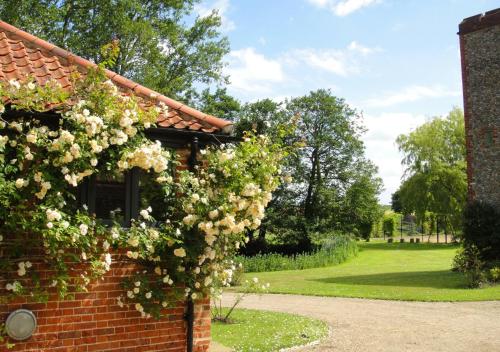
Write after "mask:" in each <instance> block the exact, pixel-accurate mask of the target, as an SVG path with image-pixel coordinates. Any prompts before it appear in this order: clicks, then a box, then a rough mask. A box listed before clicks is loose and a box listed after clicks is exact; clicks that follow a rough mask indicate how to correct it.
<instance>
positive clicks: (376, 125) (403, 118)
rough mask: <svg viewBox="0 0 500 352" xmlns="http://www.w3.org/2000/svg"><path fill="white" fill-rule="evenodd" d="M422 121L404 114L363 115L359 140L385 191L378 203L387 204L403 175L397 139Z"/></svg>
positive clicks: (419, 117)
mask: <svg viewBox="0 0 500 352" xmlns="http://www.w3.org/2000/svg"><path fill="white" fill-rule="evenodd" d="M426 119H427V118H426V117H425V116H424V115H415V114H410V113H405V112H401V113H381V114H379V115H370V114H365V115H364V123H365V126H366V127H367V129H368V131H367V132H366V134H365V135H364V136H363V141H364V142H365V145H366V156H367V157H368V158H369V159H370V160H372V161H373V162H374V163H375V164H376V165H377V166H378V168H379V175H380V177H382V179H383V181H384V187H385V190H384V191H383V193H382V194H381V196H380V200H381V202H382V203H384V204H389V203H390V199H391V194H392V193H394V192H395V191H396V190H397V189H398V188H399V185H400V183H401V176H402V175H403V167H402V166H401V154H400V153H399V151H398V149H397V146H396V144H395V140H396V138H397V136H398V135H400V134H402V133H408V132H410V131H412V130H414V129H415V128H416V127H417V126H419V125H421V124H422V123H424V122H425V121H426Z"/></svg>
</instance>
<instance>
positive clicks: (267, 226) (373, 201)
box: [236, 89, 382, 253]
mask: <svg viewBox="0 0 500 352" xmlns="http://www.w3.org/2000/svg"><path fill="white" fill-rule="evenodd" d="M297 117H298V118H299V119H298V126H297V129H296V132H295V134H294V135H292V136H290V137H288V142H289V143H293V142H300V143H302V147H301V148H300V149H299V150H298V151H297V152H296V153H294V154H293V155H292V156H291V157H289V158H287V160H286V166H285V168H284V169H285V172H286V173H287V174H289V175H290V176H291V180H292V181H291V183H289V184H286V185H285V184H284V185H282V186H281V187H280V188H279V189H278V190H277V191H276V192H275V194H274V199H273V201H272V203H271V205H270V208H269V212H268V214H267V216H266V219H265V220H264V223H263V226H262V227H261V230H260V232H259V235H258V239H257V240H256V241H260V242H262V243H263V242H265V238H266V234H267V233H270V234H272V236H273V238H274V243H276V244H279V245H281V246H283V247H287V250H286V251H284V252H286V253H292V252H294V253H301V252H304V251H310V250H311V249H312V245H311V240H310V235H311V234H312V233H314V232H331V231H339V232H344V233H353V234H355V235H357V236H364V237H368V235H369V233H370V230H371V227H372V224H373V223H374V222H375V221H376V219H377V218H378V217H380V210H379V206H378V201H377V196H378V194H379V193H380V191H381V189H382V183H381V180H380V178H378V177H377V176H376V173H377V168H376V167H375V166H374V165H373V164H372V163H371V162H369V161H368V160H366V159H365V158H364V146H363V143H362V141H361V139H360V136H361V134H362V133H363V131H364V129H363V127H362V125H361V122H360V118H361V116H360V114H359V113H358V112H357V111H355V110H354V109H352V108H351V107H349V105H348V104H346V103H345V101H344V100H343V99H341V98H338V97H335V96H334V95H333V94H332V93H331V92H330V91H329V90H323V89H320V90H317V91H313V92H310V93H309V94H308V95H305V96H302V97H297V98H293V99H290V100H287V101H285V102H283V103H276V102H273V101H271V100H269V99H266V100H262V101H258V102H256V103H252V104H246V105H245V106H243V108H242V110H241V112H240V114H239V116H238V119H237V124H236V130H237V131H242V130H245V129H255V130H257V131H259V132H265V133H269V135H270V138H271V139H273V138H274V137H273V135H274V133H273V130H274V129H275V126H279V125H281V124H288V123H289V121H292V120H293V119H294V118H297ZM239 133H241V132H239ZM252 245H253V244H250V246H252ZM292 248H295V249H296V250H294V251H292Z"/></svg>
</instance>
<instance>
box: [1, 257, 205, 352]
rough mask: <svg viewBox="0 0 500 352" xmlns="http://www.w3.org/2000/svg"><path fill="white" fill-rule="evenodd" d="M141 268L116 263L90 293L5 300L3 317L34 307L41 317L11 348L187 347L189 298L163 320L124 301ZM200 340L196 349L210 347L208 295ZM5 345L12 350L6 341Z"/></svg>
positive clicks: (197, 333) (200, 316) (52, 351)
mask: <svg viewBox="0 0 500 352" xmlns="http://www.w3.org/2000/svg"><path fill="white" fill-rule="evenodd" d="M137 270H139V268H138V267H137V266H136V265H135V264H133V263H130V262H127V261H121V262H116V263H113V266H112V270H111V271H109V272H108V273H107V274H106V275H105V276H104V277H103V278H102V280H99V281H98V282H96V283H93V284H91V285H90V288H89V292H85V293H76V294H75V297H74V299H68V300H60V299H59V298H58V297H57V295H52V296H51V297H50V298H49V300H48V302H46V303H28V301H27V299H26V298H19V299H17V300H16V301H14V302H12V303H9V304H1V305H0V319H2V321H5V320H6V319H7V316H8V314H9V313H10V312H12V311H14V310H16V309H20V308H24V309H29V310H31V311H33V313H34V314H35V315H36V317H37V322H38V327H37V330H36V333H35V334H34V335H33V336H32V337H31V338H30V339H28V340H26V341H22V342H14V341H12V342H14V343H15V344H16V346H15V348H14V349H12V350H9V351H33V352H35V351H37V352H62V351H65V352H70V351H81V352H90V351H99V352H104V351H123V352H125V351H126V352H138V351H140V352H147V351H169V352H174V351H175V352H181V351H185V350H186V322H185V321H184V314H185V310H186V308H185V304H184V302H177V304H176V305H175V307H173V308H168V309H166V310H165V313H166V317H165V318H163V319H161V320H156V319H154V318H149V319H147V318H142V317H141V315H140V313H139V312H137V311H136V310H135V309H134V307H133V306H132V307H128V306H124V307H120V306H118V304H117V297H118V296H119V295H121V294H123V293H124V292H123V288H122V287H121V286H120V283H121V281H122V279H123V278H124V277H126V276H128V275H132V274H133V273H135V272H136V271H137ZM0 287H2V288H3V287H5V281H0ZM0 294H5V291H3V292H1V291H0ZM194 344H195V347H194V351H195V352H205V351H207V350H208V347H209V344H210V302H209V300H208V299H203V300H198V301H196V302H195V324H194ZM3 350H5V351H7V349H5V347H4V346H1V347H0V351H3Z"/></svg>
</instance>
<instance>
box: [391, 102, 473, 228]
mask: <svg viewBox="0 0 500 352" xmlns="http://www.w3.org/2000/svg"><path fill="white" fill-rule="evenodd" d="M396 142H397V144H398V146H399V149H400V151H401V152H402V153H403V155H404V157H403V160H402V164H403V165H405V166H406V171H405V180H404V181H403V184H402V185H401V187H400V189H399V192H400V198H401V203H402V206H403V210H407V211H409V212H414V213H415V215H416V216H417V218H418V219H419V220H420V221H423V219H424V217H425V213H426V212H433V213H435V214H436V215H438V216H442V217H444V219H445V221H446V224H447V225H449V226H450V227H451V229H452V231H453V230H454V229H456V228H457V227H458V226H459V225H460V223H461V218H462V212H463V209H464V206H465V203H466V194H467V176H466V163H465V128H464V119H463V112H462V111H461V110H460V109H458V108H454V109H453V110H452V111H451V112H450V113H449V114H448V116H446V117H445V118H435V119H433V120H431V121H429V122H426V123H424V124H423V125H421V126H419V127H418V128H417V129H416V130H415V131H413V132H411V133H409V134H407V135H400V136H399V137H398V138H397V141H396Z"/></svg>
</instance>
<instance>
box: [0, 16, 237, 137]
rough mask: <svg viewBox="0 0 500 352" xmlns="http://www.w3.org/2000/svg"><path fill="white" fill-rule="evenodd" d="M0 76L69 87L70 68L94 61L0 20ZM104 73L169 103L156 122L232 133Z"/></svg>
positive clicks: (131, 87) (115, 77) (225, 125)
mask: <svg viewBox="0 0 500 352" xmlns="http://www.w3.org/2000/svg"><path fill="white" fill-rule="evenodd" d="M0 65H1V68H0V80H10V79H17V80H23V79H25V78H26V77H28V76H32V77H34V78H35V79H36V81H37V82H38V83H39V84H45V83H46V82H47V81H49V80H51V79H56V80H57V81H59V83H60V84H61V85H62V86H63V87H64V88H69V87H71V81H70V79H69V77H70V75H71V73H72V72H75V70H76V71H78V72H80V73H81V74H83V75H84V74H85V73H86V72H87V71H88V69H89V68H91V67H95V66H96V65H95V64H94V63H92V62H90V61H88V60H86V59H84V58H82V57H80V56H77V55H74V54H72V53H71V52H69V51H67V50H64V49H61V48H59V47H57V46H55V45H53V44H50V43H48V42H46V41H44V40H42V39H40V38H38V37H35V36H33V35H31V34H29V33H26V32H24V31H22V30H20V29H18V28H16V27H14V26H11V25H10V24H8V23H6V22H3V21H0ZM106 75H107V76H108V77H109V79H111V80H112V81H113V82H114V83H115V84H116V85H117V86H118V88H120V89H121V90H122V91H124V92H133V93H135V94H136V95H138V96H140V97H142V98H145V99H150V96H151V94H155V95H156V96H157V97H156V99H157V100H158V101H161V102H163V103H165V104H166V105H167V106H168V107H169V112H168V114H167V115H166V116H165V115H160V117H159V118H158V122H157V124H158V126H159V127H165V128H176V129H184V130H193V131H201V132H206V133H222V134H231V132H232V129H233V128H232V127H233V125H232V123H231V122H230V121H227V120H223V119H220V118H217V117H215V116H211V115H208V114H205V113H203V112H201V111H198V110H196V109H193V108H191V107H189V106H187V105H184V104H182V103H180V102H178V101H176V100H174V99H170V98H168V97H166V96H164V95H162V94H159V93H157V92H155V91H153V90H151V89H149V88H146V87H144V86H142V85H140V84H138V83H135V82H133V81H131V80H129V79H127V78H125V77H123V76H121V75H119V74H117V73H115V72H112V71H109V70H106Z"/></svg>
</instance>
